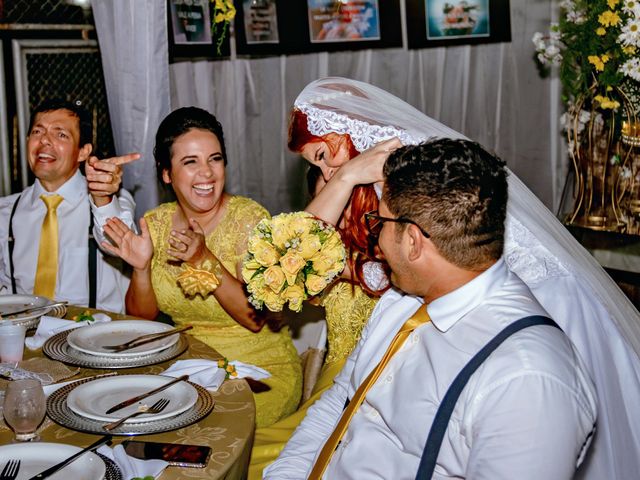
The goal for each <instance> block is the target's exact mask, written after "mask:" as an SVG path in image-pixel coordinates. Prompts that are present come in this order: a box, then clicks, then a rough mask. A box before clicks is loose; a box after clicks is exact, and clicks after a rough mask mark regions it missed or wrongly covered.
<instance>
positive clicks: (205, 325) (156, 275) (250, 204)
mask: <svg viewBox="0 0 640 480" xmlns="http://www.w3.org/2000/svg"><path fill="white" fill-rule="evenodd" d="M176 209H177V204H176V203H175V202H171V203H164V204H162V205H160V206H159V207H157V208H155V209H154V210H151V211H149V212H147V213H146V214H145V219H146V220H147V224H148V225H149V232H150V234H151V238H152V241H153V246H154V252H155V253H154V256H153V260H152V265H151V280H152V283H153V290H154V292H155V294H156V298H157V301H158V307H159V308H160V310H161V311H162V312H164V313H166V314H167V315H170V316H171V318H172V319H173V321H174V322H175V324H176V325H177V326H181V325H185V324H190V325H193V327H194V328H193V330H191V331H190V333H191V334H192V335H194V336H195V337H196V338H197V339H198V340H201V341H202V342H204V343H206V344H207V345H209V346H211V347H212V348H214V349H215V350H217V351H218V352H220V354H222V355H224V356H225V357H227V358H228V359H229V360H240V361H242V362H245V363H250V364H252V365H257V366H259V367H262V368H264V369H265V370H267V371H268V372H269V373H271V375H272V376H271V377H270V378H268V379H266V380H264V383H266V384H267V385H268V386H269V387H271V389H270V390H268V391H265V392H260V393H256V394H254V399H255V402H256V424H257V426H258V427H264V426H267V425H271V424H272V423H274V422H276V421H277V420H279V419H281V418H283V417H285V416H286V415H289V414H290V413H291V412H293V411H294V410H295V409H296V407H297V405H298V403H299V401H300V395H301V391H302V369H301V366H300V360H299V358H298V354H297V351H296V349H295V347H294V346H293V342H292V341H291V336H290V334H289V331H288V329H287V328H283V329H282V330H280V331H279V332H273V331H272V330H270V329H269V328H268V327H267V326H265V327H264V328H263V329H262V330H261V331H260V332H258V333H253V332H251V331H249V330H247V329H246V328H244V327H243V326H241V325H239V324H238V323H237V322H236V321H235V320H234V319H233V318H231V317H230V316H229V315H228V314H227V312H225V311H224V309H223V308H222V307H221V306H220V304H219V303H218V301H217V300H216V298H215V297H214V296H213V295H209V296H207V297H206V298H202V297H201V296H199V295H196V296H195V297H186V296H185V295H184V294H183V293H182V290H181V289H180V287H179V286H178V285H177V283H176V277H177V276H178V274H179V273H180V272H181V268H180V266H179V265H178V264H176V263H175V262H170V261H169V258H168V256H167V248H168V245H169V244H168V241H169V233H170V232H171V228H172V219H173V216H174V214H175V212H176ZM268 216H269V213H268V212H267V211H266V210H265V209H264V208H263V207H262V206H260V205H259V204H258V203H256V202H254V201H253V200H250V199H248V198H245V197H240V196H232V197H231V198H230V199H229V202H228V203H227V209H226V211H225V212H224V216H223V218H222V219H221V220H220V223H219V224H218V226H217V227H216V228H215V230H214V231H213V232H211V233H210V234H209V235H208V236H207V239H206V242H207V246H208V247H209V249H210V250H211V251H212V252H213V254H214V255H215V256H216V257H217V258H218V259H219V260H220V262H222V264H223V265H224V266H225V268H226V269H227V270H228V271H229V272H230V273H231V274H232V275H234V276H235V275H237V265H238V262H239V261H240V260H241V258H242V256H243V255H244V254H245V252H246V245H247V239H248V236H249V234H250V233H251V231H252V230H253V227H254V226H255V225H256V224H257V223H258V222H259V221H260V220H261V219H263V218H265V217H268Z"/></svg>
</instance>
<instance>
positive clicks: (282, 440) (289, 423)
mask: <svg viewBox="0 0 640 480" xmlns="http://www.w3.org/2000/svg"><path fill="white" fill-rule="evenodd" d="M376 301H377V298H375V297H370V296H369V295H367V294H366V293H365V291H364V290H362V289H361V288H360V287H358V286H356V287H353V286H352V284H351V283H349V282H347V281H344V280H341V281H339V282H337V283H336V284H334V285H333V286H332V287H331V289H330V290H329V291H328V292H325V294H324V296H323V299H322V306H324V308H325V318H326V321H327V342H328V349H327V356H326V357H325V362H324V365H323V367H322V371H321V372H320V377H319V378H318V381H317V383H316V385H315V387H314V389H313V393H312V394H311V397H310V398H309V399H308V400H307V401H306V402H304V403H303V404H302V405H300V408H298V410H297V411H296V412H295V413H293V414H292V415H290V416H288V417H287V418H284V419H282V420H280V421H279V422H277V423H275V424H273V425H271V426H270V427H266V428H258V429H257V430H256V436H255V440H254V442H253V450H252V451H251V463H250V465H249V480H258V479H261V478H262V470H264V469H265V468H266V467H267V466H268V465H269V464H270V463H271V462H273V461H274V460H275V459H276V458H277V457H278V455H280V452H281V451H282V449H283V448H284V445H285V444H286V443H287V441H288V440H289V437H291V435H292V434H293V431H294V430H295V429H296V427H297V426H298V425H299V424H300V422H302V419H303V418H304V417H305V415H306V414H307V409H308V408H309V407H310V406H311V405H312V404H313V403H314V402H315V401H316V400H317V399H318V398H320V395H322V393H324V391H325V390H327V389H328V388H329V387H331V385H333V379H334V377H335V376H336V375H337V374H338V373H339V372H340V370H342V366H343V365H344V362H345V360H346V358H347V357H348V356H349V354H350V353H351V351H352V350H353V349H354V348H355V346H356V344H357V343H358V340H360V334H361V333H362V328H363V327H364V325H365V323H366V322H367V320H368V319H369V316H370V315H371V312H372V310H373V307H374V306H375V304H376Z"/></svg>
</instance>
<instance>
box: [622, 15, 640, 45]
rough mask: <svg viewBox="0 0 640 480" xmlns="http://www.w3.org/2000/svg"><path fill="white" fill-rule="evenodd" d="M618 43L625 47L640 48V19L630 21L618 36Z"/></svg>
mask: <svg viewBox="0 0 640 480" xmlns="http://www.w3.org/2000/svg"><path fill="white" fill-rule="evenodd" d="M618 42H620V43H621V44H623V45H625V46H627V47H628V46H634V47H638V46H640V19H636V20H629V21H628V22H627V23H626V24H625V25H624V26H623V27H622V33H621V34H620V35H619V36H618Z"/></svg>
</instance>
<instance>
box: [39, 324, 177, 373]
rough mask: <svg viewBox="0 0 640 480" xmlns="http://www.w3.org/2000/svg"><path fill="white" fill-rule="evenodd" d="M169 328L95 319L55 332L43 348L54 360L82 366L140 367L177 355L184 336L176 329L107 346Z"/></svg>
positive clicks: (161, 325)
mask: <svg viewBox="0 0 640 480" xmlns="http://www.w3.org/2000/svg"><path fill="white" fill-rule="evenodd" d="M172 329H173V327H171V326H170V325H167V324H164V323H160V322H151V321H148V320H118V321H113V322H105V323H98V324H94V325H89V326H86V327H81V328H76V329H74V330H67V331H64V332H60V333H58V334H56V335H54V336H53V337H51V338H50V339H48V340H47V342H46V343H45V344H44V346H43V351H44V353H45V354H46V355H47V356H49V357H51V358H53V359H54V360H60V361H62V362H65V363H70V364H73V365H78V366H81V367H90V368H132V367H142V366H146V365H153V364H155V363H160V362H164V361H167V360H170V359H172V358H175V357H177V356H178V355H180V354H181V353H182V352H184V351H185V350H186V348H187V345H188V343H187V340H186V339H185V338H184V337H182V336H181V335H180V334H179V333H176V334H175V335H170V336H168V337H164V338H161V339H158V340H154V341H153V342H149V343H145V344H143V345H140V346H138V347H135V348H131V349H127V350H123V351H120V352H118V351H114V350H113V349H110V348H108V347H109V346H113V345H120V344H123V343H125V342H128V341H131V340H133V339H135V338H138V337H141V336H142V335H148V334H155V333H162V332H166V331H168V330H172Z"/></svg>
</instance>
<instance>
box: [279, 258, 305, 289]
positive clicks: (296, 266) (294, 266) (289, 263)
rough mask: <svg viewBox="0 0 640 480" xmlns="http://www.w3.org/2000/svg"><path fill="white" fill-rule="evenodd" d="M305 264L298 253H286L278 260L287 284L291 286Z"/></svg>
mask: <svg viewBox="0 0 640 480" xmlns="http://www.w3.org/2000/svg"><path fill="white" fill-rule="evenodd" d="M306 264H307V262H306V261H305V259H304V258H302V255H300V254H299V253H296V252H293V251H291V250H290V251H288V252H287V253H285V254H284V255H283V256H282V257H281V258H280V266H281V267H282V271H283V272H284V274H285V276H286V277H287V283H289V285H293V284H294V283H296V276H297V275H298V272H299V271H300V270H302V268H303V267H304V266H305V265H306Z"/></svg>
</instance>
